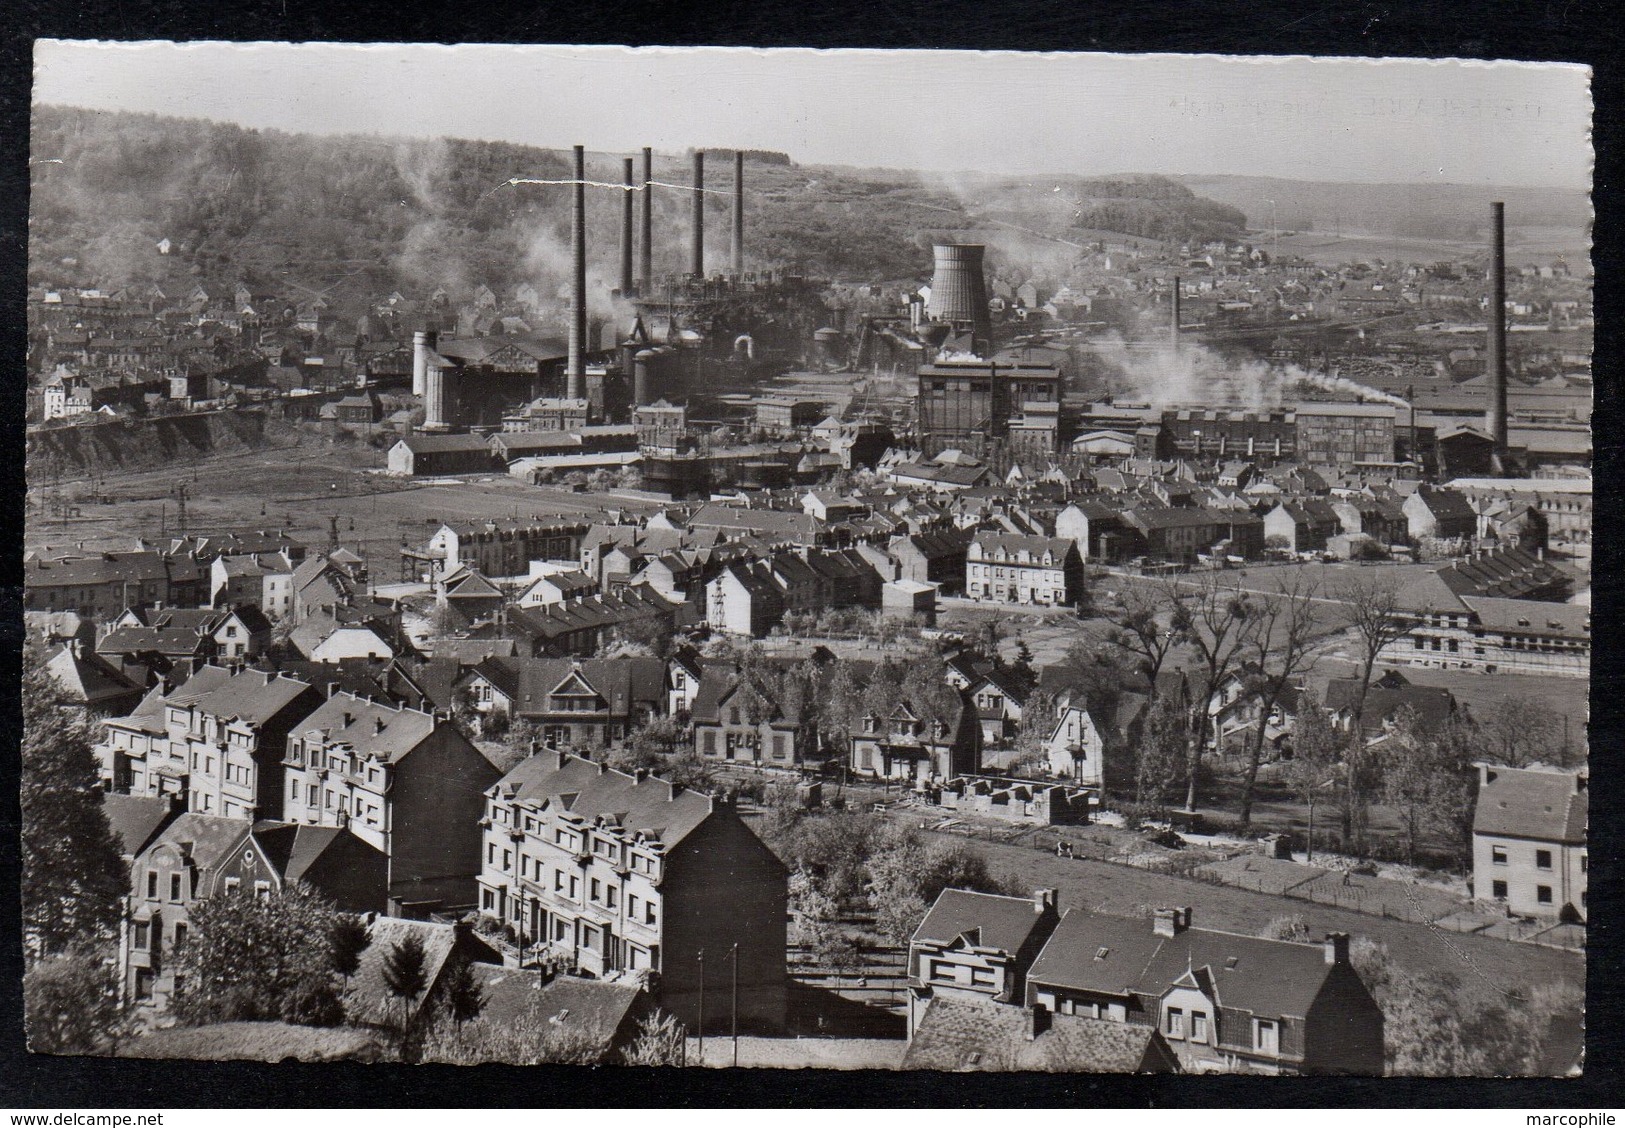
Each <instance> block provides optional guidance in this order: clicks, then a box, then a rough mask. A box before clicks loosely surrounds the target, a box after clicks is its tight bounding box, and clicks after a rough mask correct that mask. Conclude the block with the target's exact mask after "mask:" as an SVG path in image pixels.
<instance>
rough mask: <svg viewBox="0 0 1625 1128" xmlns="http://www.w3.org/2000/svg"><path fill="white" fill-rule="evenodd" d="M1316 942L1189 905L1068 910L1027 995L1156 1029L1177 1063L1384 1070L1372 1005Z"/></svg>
mask: <svg viewBox="0 0 1625 1128" xmlns="http://www.w3.org/2000/svg"><path fill="white" fill-rule="evenodd" d="M1348 945H1349V938H1348V935H1347V934H1346V933H1332V934H1330V935H1328V936H1327V937H1326V940H1325V942H1324V943H1322V944H1305V943H1297V942H1294V941H1286V940H1266V939H1262V938H1260V937H1256V936H1244V935H1240V934H1237V933H1231V932H1218V931H1214V930H1210V929H1202V928H1192V927H1191V910H1190V909H1188V908H1173V909H1159V910H1157V911H1156V912H1155V913H1154V914H1153V919H1152V920H1151V921H1150V922H1149V923H1148V922H1146V921H1145V920H1143V919H1139V920H1127V919H1122V918H1118V917H1111V916H1106V915H1105V914H1102V913H1097V912H1094V911H1091V910H1088V909H1081V908H1079V909H1071V910H1068V912H1067V914H1066V916H1065V917H1063V918H1062V919H1061V922H1060V924H1059V926H1058V927H1057V928H1056V929H1055V930H1054V934H1053V935H1052V936H1050V938H1049V941H1048V942H1047V943H1046V944H1045V945H1044V948H1043V951H1042V952H1040V953H1039V955H1038V958H1037V959H1036V960H1035V961H1034V962H1033V964H1032V967H1031V970H1030V971H1029V972H1028V974H1027V989H1026V1001H1027V1002H1028V1003H1029V1005H1034V1006H1043V1007H1045V1008H1046V1009H1048V1010H1051V1011H1054V1012H1056V1013H1057V1014H1072V1015H1082V1016H1085V1017H1088V1018H1097V1019H1107V1020H1110V1021H1114V1022H1123V1023H1128V1024H1130V1025H1137V1026H1149V1027H1153V1028H1155V1029H1158V1030H1160V1031H1161V1032H1162V1035H1163V1037H1164V1038H1165V1039H1167V1041H1168V1044H1169V1046H1170V1047H1172V1049H1173V1050H1174V1052H1175V1054H1177V1055H1178V1057H1179V1059H1180V1064H1181V1067H1182V1068H1183V1069H1184V1070H1185V1071H1187V1072H1193V1073H1208V1072H1249V1073H1269V1074H1356V1075H1369V1076H1379V1075H1381V1074H1382V1072H1383V1014H1382V1010H1381V1009H1380V1008H1379V1007H1378V1006H1377V1003H1376V1001H1375V1000H1374V999H1373V998H1372V997H1371V993H1370V991H1369V990H1368V989H1367V987H1366V985H1365V984H1364V983H1363V982H1362V981H1361V979H1360V976H1359V973H1358V972H1356V971H1355V970H1354V967H1353V965H1352V964H1351V963H1350V962H1349V946H1348Z"/></svg>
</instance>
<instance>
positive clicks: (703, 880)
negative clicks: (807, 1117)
mask: <svg viewBox="0 0 1625 1128" xmlns="http://www.w3.org/2000/svg"><path fill="white" fill-rule="evenodd" d="M484 804H485V807H484V818H483V819H482V820H481V824H480V825H481V826H482V827H483V833H484V843H483V850H484V853H483V857H482V859H481V861H482V866H481V869H480V875H479V898H480V900H479V909H480V912H482V913H484V914H485V915H487V916H489V917H491V918H493V919H495V920H497V921H500V922H502V923H504V924H507V925H509V926H510V927H512V929H513V931H514V935H515V936H516V938H517V943H518V947H519V949H520V953H521V955H520V959H521V962H522V963H525V964H534V963H552V964H554V965H559V964H563V965H565V966H568V967H570V968H573V969H574V970H575V971H576V972H577V973H578V974H582V975H587V976H590V977H594V978H598V979H610V980H628V981H644V982H650V983H652V984H653V989H654V991H655V993H656V996H657V998H658V1001H659V1004H660V1006H661V1007H662V1008H663V1009H665V1010H666V1011H667V1012H669V1013H671V1014H673V1015H675V1016H676V1017H677V1019H678V1020H679V1021H680V1022H682V1023H684V1024H685V1025H687V1026H688V1028H689V1030H690V1031H698V1030H700V1029H702V1027H701V1012H702V1011H703V1013H704V1027H703V1029H705V1030H706V1031H707V1032H711V1033H716V1032H718V1031H720V1030H723V1029H726V1028H727V1026H728V1023H729V1020H730V1017H731V1015H732V1013H733V1012H732V1006H733V997H734V995H733V992H734V987H733V984H734V981H735V976H736V975H737V999H738V1016H739V1027H740V1029H741V1030H742V1031H750V1032H778V1031H782V1029H783V1027H784V1022H785V1006H786V978H785V943H786V925H785V921H786V911H787V910H786V906H787V901H786V881H787V873H786V871H785V868H784V865H783V863H781V862H780V861H779V860H778V858H777V857H776V856H775V855H774V854H773V852H772V851H771V850H769V849H768V848H767V847H766V846H765V845H764V844H763V843H762V841H761V840H760V839H759V838H757V837H756V835H755V834H754V833H753V832H752V831H751V830H750V828H749V827H748V826H746V824H745V823H744V822H743V821H742V820H741V819H740V817H739V813H738V811H737V810H736V809H735V808H734V807H733V805H732V804H731V803H729V802H727V801H725V800H723V799H721V798H716V797H712V796H708V795H703V794H700V793H699V792H695V791H690V790H687V789H685V788H683V787H682V786H681V785H679V784H676V783H672V782H668V781H667V780H663V779H659V778H657V777H654V776H650V775H647V774H645V773H643V772H634V773H631V774H628V773H625V772H619V771H615V770H613V769H611V768H609V767H608V766H607V765H604V764H601V763H594V762H592V761H590V760H586V759H582V758H580V757H577V756H573V755H570V754H569V753H567V752H564V751H555V750H551V749H549V750H544V751H542V752H539V753H537V754H536V755H533V756H531V757H529V758H528V759H526V760H523V761H521V762H520V763H519V765H518V766H516V767H515V768H514V769H513V770H512V771H511V772H509V773H508V774H507V775H506V776H504V777H503V778H502V779H501V780H500V781H499V782H497V783H496V784H495V785H494V786H491V787H488V788H487V789H486V792H485V796H484ZM649 973H653V974H652V975H651V974H649ZM702 997H703V999H704V1002H703V1004H702V1002H701V999H702Z"/></svg>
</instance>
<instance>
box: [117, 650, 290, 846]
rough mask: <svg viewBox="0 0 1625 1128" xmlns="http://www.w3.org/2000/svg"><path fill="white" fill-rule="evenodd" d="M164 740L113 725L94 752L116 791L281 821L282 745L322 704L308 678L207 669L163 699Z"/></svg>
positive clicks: (204, 810)
mask: <svg viewBox="0 0 1625 1128" xmlns="http://www.w3.org/2000/svg"><path fill="white" fill-rule="evenodd" d="M162 703H163V723H164V728H165V738H164V739H163V740H162V741H159V740H147V741H142V740H140V739H139V738H138V734H137V732H136V731H135V726H132V725H123V724H113V725H110V726H109V727H108V730H107V734H106V738H105V741H104V743H103V744H102V745H100V746H98V749H97V752H98V756H99V758H100V759H101V760H102V771H103V775H104V778H107V779H109V780H110V782H111V787H112V789H113V790H114V791H121V792H129V793H132V794H137V795H142V794H146V795H153V794H162V793H164V792H166V791H173V792H177V793H178V794H180V795H183V796H184V797H185V802H186V806H187V809H188V810H191V811H195V812H197V813H199V814H205V815H211V814H212V815H224V816H226V817H228V818H238V817H241V818H280V817H281V815H282V747H283V744H284V742H285V741H286V740H287V734H288V733H289V732H290V731H291V730H292V729H293V727H294V726H295V725H296V724H298V723H299V722H300V721H302V720H303V719H304V718H305V717H306V716H308V715H309V714H310V712H311V711H312V710H314V709H315V708H316V707H317V706H318V705H319V704H320V703H321V694H320V693H319V692H318V691H317V690H316V688H315V687H314V686H312V685H310V684H309V683H307V682H302V681H298V680H296V679H294V678H289V677H284V676H283V675H281V674H273V673H269V672H267V671H265V670H257V669H253V668H249V669H241V670H229V669H225V668H222V667H220V666H205V667H204V668H203V669H201V670H199V671H198V672H197V673H196V674H194V675H192V677H191V678H189V679H187V681H186V682H185V683H184V684H182V685H180V686H179V687H177V688H176V689H174V690H173V691H171V692H170V693H168V694H166V695H164V696H163V698H162Z"/></svg>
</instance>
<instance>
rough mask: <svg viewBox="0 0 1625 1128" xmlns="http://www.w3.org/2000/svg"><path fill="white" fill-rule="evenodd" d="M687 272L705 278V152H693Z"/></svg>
mask: <svg viewBox="0 0 1625 1128" xmlns="http://www.w3.org/2000/svg"><path fill="white" fill-rule="evenodd" d="M688 272H689V273H690V274H692V275H694V276H695V277H696V278H704V277H705V150H704V149H695V150H694V245H693V247H692V248H691V250H690V251H689V257H688Z"/></svg>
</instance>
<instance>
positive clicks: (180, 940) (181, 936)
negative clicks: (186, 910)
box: [175, 920, 186, 990]
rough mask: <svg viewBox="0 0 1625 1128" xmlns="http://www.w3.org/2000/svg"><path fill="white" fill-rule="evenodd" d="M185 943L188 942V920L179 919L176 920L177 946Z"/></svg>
mask: <svg viewBox="0 0 1625 1128" xmlns="http://www.w3.org/2000/svg"><path fill="white" fill-rule="evenodd" d="M185 943H186V922H185V921H183V920H178V921H176V922H175V947H177V948H179V947H180V946H181V945H182V944H185ZM176 989H177V990H179V987H178V986H177V988H176Z"/></svg>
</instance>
